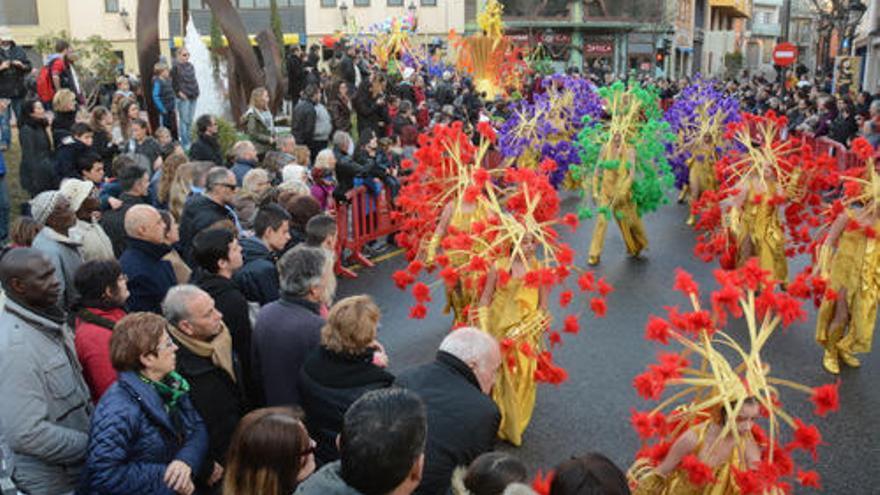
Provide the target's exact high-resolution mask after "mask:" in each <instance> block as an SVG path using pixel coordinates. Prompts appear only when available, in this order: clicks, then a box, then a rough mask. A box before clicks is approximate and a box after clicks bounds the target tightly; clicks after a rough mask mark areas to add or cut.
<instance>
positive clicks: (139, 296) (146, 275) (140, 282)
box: [119, 237, 177, 314]
mask: <svg viewBox="0 0 880 495" xmlns="http://www.w3.org/2000/svg"><path fill="white" fill-rule="evenodd" d="M170 250H171V248H170V247H168V246H166V245H164V244H153V243H151V242H147V241H143V240H141V239H132V238H130V237H129V238H128V247H127V248H126V249H125V252H124V253H122V256H121V257H120V258H119V264H120V265H122V273H124V274H125V275H126V276H127V277H128V291H129V292H130V295H129V296H128V302H127V304H126V306H127V308H128V310H129V311H130V312H134V311H152V312H153V313H157V314H162V300H163V299H165V294H166V293H167V292H168V289H170V288H171V287H174V286H175V285H177V279H176V278H175V277H174V269H173V268H172V267H171V263H169V262H168V261H165V260H163V259H162V257H163V256H165V255H166V254H168V251H170Z"/></svg>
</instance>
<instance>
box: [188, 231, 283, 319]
mask: <svg viewBox="0 0 880 495" xmlns="http://www.w3.org/2000/svg"><path fill="white" fill-rule="evenodd" d="M181 238H182V236H181ZM240 242H241V254H242V257H243V258H244V266H243V267H242V268H241V270H239V271H238V272H237V273H236V274H235V276H234V277H233V279H234V280H235V283H236V284H237V285H238V286H239V287H240V288H241V292H242V293H243V294H244V297H245V298H247V300H248V301H253V302H256V303H258V304H259V305H260V306H265V305H266V304H269V303H270V302H272V301H275V300H276V299H278V270H277V269H276V268H275V263H276V261H277V259H278V257H277V255H276V254H275V253H273V252H271V251H269V248H268V246H266V244H265V243H264V242H263V241H262V240H261V239H260V238H258V237H245V238H244V239H241V241H240Z"/></svg>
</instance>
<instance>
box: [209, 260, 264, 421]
mask: <svg viewBox="0 0 880 495" xmlns="http://www.w3.org/2000/svg"><path fill="white" fill-rule="evenodd" d="M193 283H194V284H195V285H197V286H198V287H199V288H201V289H202V290H204V291H205V292H207V293H208V295H210V296H211V298H213V299H214V307H216V308H217V311H219V312H221V313H223V323H225V324H226V327H227V328H229V333H231V334H232V349H233V350H234V351H235V354H236V356H238V361H239V362H240V363H241V374H242V378H243V385H244V391H245V398H246V399H247V400H248V402H249V403H250V404H262V400H260V394H259V393H258V392H259V390H258V389H259V386H258V384H257V381H256V379H255V378H254V376H253V373H252V372H251V354H252V353H251V341H252V334H253V330H252V329H251V318H250V310H249V307H248V303H247V299H245V297H244V294H243V293H242V292H241V289H239V288H238V286H237V285H235V282H233V281H232V280H231V279H228V278H226V277H221V276H220V275H217V274H214V273H207V272H205V271H204V270H196V273H195V275H194V277H193Z"/></svg>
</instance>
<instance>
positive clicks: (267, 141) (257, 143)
mask: <svg viewBox="0 0 880 495" xmlns="http://www.w3.org/2000/svg"><path fill="white" fill-rule="evenodd" d="M271 118H272V116H271V114H269V119H270V122H266V121H265V120H264V119H263V117H261V116H260V113H259V111H258V110H257V109H255V108H254V107H250V108H248V109H247V112H245V114H244V116H242V118H241V120H242V122H243V123H244V129H245V132H246V133H247V135H248V139H250V140H251V142H252V143H254V147H256V148H257V153H258V154H259V155H260V156H263V155H265V154H266V152H268V151H271V150H272V148H273V146H274V143H273V142H272V139H273V138H274V137H275V126H274V124H273V123H272V122H271ZM298 141H299V139H297V142H298Z"/></svg>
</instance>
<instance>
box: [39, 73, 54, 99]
mask: <svg viewBox="0 0 880 495" xmlns="http://www.w3.org/2000/svg"><path fill="white" fill-rule="evenodd" d="M49 72H50V71H49V66H48V65H44V66H43V67H41V68H40V73H39V74H38V75H37V96H39V97H40V100H41V101H42V102H44V103H45V102H49V101H52V97H53V96H55V85H54V84H52V76H51V75H50V74H49Z"/></svg>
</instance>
